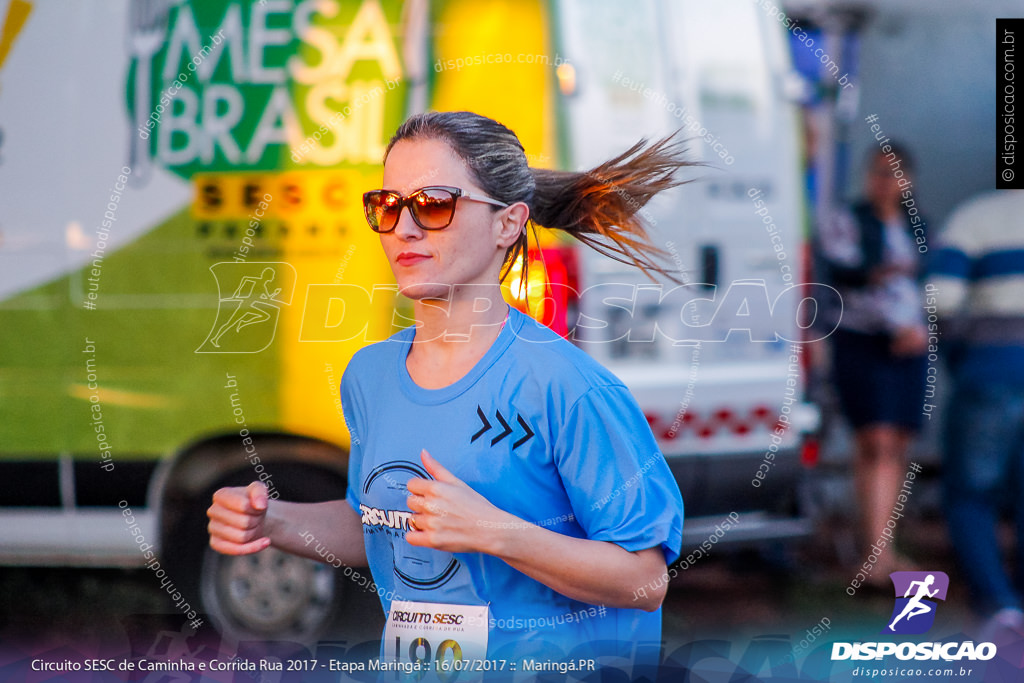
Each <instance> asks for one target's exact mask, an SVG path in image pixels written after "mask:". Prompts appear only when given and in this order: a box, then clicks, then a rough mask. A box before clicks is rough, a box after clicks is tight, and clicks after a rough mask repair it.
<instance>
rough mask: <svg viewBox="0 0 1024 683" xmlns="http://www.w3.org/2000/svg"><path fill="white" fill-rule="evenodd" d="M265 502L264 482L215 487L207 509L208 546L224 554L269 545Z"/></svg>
mask: <svg viewBox="0 0 1024 683" xmlns="http://www.w3.org/2000/svg"><path fill="white" fill-rule="evenodd" d="M268 502H269V498H268V496H267V487H266V486H265V485H264V484H263V482H259V481H254V482H253V483H251V484H249V485H248V486H244V487H243V486H231V487H227V488H222V489H218V490H217V491H216V492H215V493H214V494H213V505H211V506H210V507H209V509H208V510H207V511H206V516H207V517H209V518H210V523H209V525H207V527H206V528H207V529H208V530H209V532H210V547H211V548H213V549H214V550H216V551H217V552H219V553H224V554H225V555H248V554H249V553H255V552H259V551H260V550H263V549H264V548H267V547H269V546H270V539H269V538H268V537H267V536H266V532H265V530H264V526H265V522H266V518H267V504H268Z"/></svg>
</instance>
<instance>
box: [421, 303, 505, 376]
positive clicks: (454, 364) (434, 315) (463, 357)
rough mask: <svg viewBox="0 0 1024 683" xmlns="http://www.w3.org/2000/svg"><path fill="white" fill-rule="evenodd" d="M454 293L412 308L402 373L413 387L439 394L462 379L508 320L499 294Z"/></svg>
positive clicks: (481, 356)
mask: <svg viewBox="0 0 1024 683" xmlns="http://www.w3.org/2000/svg"><path fill="white" fill-rule="evenodd" d="M466 289H468V290H471V291H470V292H468V293H467V292H465V291H464V290H463V291H462V292H460V291H459V290H460V288H458V287H456V288H453V291H452V294H451V296H450V297H449V298H448V299H444V300H439V299H432V300H421V301H417V302H416V303H415V304H414V312H415V317H416V323H417V327H416V336H415V338H414V340H413V345H412V348H411V349H410V351H409V355H408V357H407V358H406V368H407V369H408V371H409V375H410V377H412V379H413V381H414V382H416V384H418V385H420V386H421V387H423V388H425V389H438V388H442V387H445V386H448V385H450V384H453V383H455V382H457V381H458V380H459V379H461V378H462V377H464V376H465V375H466V373H468V372H469V371H470V370H471V369H472V368H473V366H474V365H476V363H477V362H478V361H479V360H480V359H481V358H483V356H484V354H486V353H487V350H488V349H490V348H491V345H492V344H493V343H494V341H495V340H496V339H497V338H498V334H499V333H500V332H501V328H502V326H503V324H504V322H505V320H506V319H507V318H508V315H509V308H508V304H506V303H505V300H504V299H503V298H502V296H501V288H500V287H499V286H498V285H495V286H494V288H493V289H491V288H486V289H485V288H482V287H470V288H466Z"/></svg>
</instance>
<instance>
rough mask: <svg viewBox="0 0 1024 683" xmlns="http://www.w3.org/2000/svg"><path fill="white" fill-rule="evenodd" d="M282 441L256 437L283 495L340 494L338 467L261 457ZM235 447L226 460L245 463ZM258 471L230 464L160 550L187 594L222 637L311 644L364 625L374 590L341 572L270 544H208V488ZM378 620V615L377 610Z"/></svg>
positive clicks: (320, 497)
mask: <svg viewBox="0 0 1024 683" xmlns="http://www.w3.org/2000/svg"><path fill="white" fill-rule="evenodd" d="M282 448H283V449H287V448H288V445H287V442H286V441H284V440H275V441H273V442H264V443H262V444H260V457H261V459H262V461H263V463H264V464H265V467H266V472H267V473H269V474H270V475H271V480H272V482H273V485H274V487H275V489H276V490H277V491H278V492H280V498H281V499H282V500H288V501H294V502H320V501H326V500H337V499H340V498H344V497H345V488H346V482H345V478H344V477H343V476H341V475H340V474H339V473H337V472H332V471H330V470H328V469H325V468H318V467H316V466H313V465H307V464H302V463H294V462H283V461H280V460H279V459H275V458H273V457H267V456H271V450H272V449H274V450H276V449H282ZM238 452H239V456H238V457H237V459H235V458H233V459H232V460H234V461H236V462H242V463H245V462H246V461H245V459H244V457H243V456H242V455H241V453H242V451H241V449H239V451H238ZM257 479H258V478H257V475H256V473H255V472H254V471H253V469H252V467H250V466H244V467H242V468H239V469H236V470H234V471H232V472H230V473H227V474H226V475H225V476H224V477H222V478H221V479H219V480H218V481H217V482H216V483H215V484H214V485H212V486H210V487H209V488H208V489H207V490H206V491H205V492H204V493H203V494H201V495H200V496H198V497H197V498H196V499H195V500H194V501H193V502H192V503H191V504H189V505H188V508H187V510H186V511H185V514H184V515H183V518H182V523H181V524H180V526H178V527H177V528H175V529H174V531H173V534H172V535H171V538H170V539H169V540H170V541H171V542H170V543H169V544H168V545H166V546H165V547H164V548H163V552H162V554H163V555H164V556H165V557H166V558H167V559H168V560H170V562H169V566H170V567H173V571H174V573H175V575H180V576H181V577H182V579H181V581H182V582H183V584H184V585H187V586H188V588H189V589H190V594H191V596H192V597H195V598H197V599H198V600H199V602H200V604H201V605H202V608H203V611H204V612H205V614H206V615H207V616H208V617H209V619H210V621H211V622H212V623H213V625H214V627H215V628H216V629H217V630H218V631H219V632H220V633H221V634H222V635H223V636H224V637H225V638H226V639H228V640H232V641H236V642H237V641H242V640H264V641H287V642H294V643H303V644H311V643H315V642H316V641H317V640H320V639H321V638H324V637H327V636H333V635H334V634H336V633H337V632H338V631H339V630H343V626H345V625H350V624H352V623H353V622H355V623H359V622H362V623H363V625H364V626H365V614H364V613H365V612H367V611H368V610H369V611H370V612H371V614H372V612H373V611H374V610H375V611H376V612H377V613H380V612H381V609H380V603H379V601H378V599H377V596H376V595H375V594H374V595H368V594H366V592H365V591H362V590H360V589H359V587H358V586H357V585H355V584H354V583H353V582H351V581H347V580H345V578H344V577H343V574H342V572H341V571H340V570H337V569H335V568H333V567H331V566H330V565H327V564H324V563H320V562H315V561H313V560H308V559H305V558H300V557H297V556H294V555H289V554H287V553H283V552H281V551H278V550H275V549H273V548H271V549H268V550H264V551H262V552H259V553H255V554H253V555H245V556H228V555H222V554H220V553H218V552H216V551H214V550H213V549H212V548H210V545H209V534H208V531H207V528H206V527H207V523H208V521H209V520H208V519H207V516H206V510H207V508H209V506H210V502H211V500H212V496H213V493H214V491H216V490H217V489H219V488H221V487H224V486H246V485H248V484H249V483H251V482H252V481H256V480H257ZM172 557H173V558H174V559H173V560H172ZM363 571H366V570H363ZM349 612H355V614H349ZM371 620H372V619H371ZM378 620H380V621H381V623H383V617H382V616H379V617H378ZM364 633H365V631H364Z"/></svg>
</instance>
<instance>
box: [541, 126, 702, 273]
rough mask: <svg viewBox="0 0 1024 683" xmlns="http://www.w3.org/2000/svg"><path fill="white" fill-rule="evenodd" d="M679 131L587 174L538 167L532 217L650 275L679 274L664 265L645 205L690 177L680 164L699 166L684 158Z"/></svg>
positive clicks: (639, 144)
mask: <svg viewBox="0 0 1024 683" xmlns="http://www.w3.org/2000/svg"><path fill="white" fill-rule="evenodd" d="M673 138H674V136H671V135H670V136H668V137H666V138H663V139H661V140H659V141H657V142H655V143H654V144H652V145H648V144H647V141H646V140H640V141H639V142H637V143H636V144H635V145H633V146H632V147H630V148H629V149H628V150H626V151H625V152H623V153H622V154H620V155H619V156H617V157H615V158H614V159H611V160H610V161H606V162H604V163H603V164H601V165H600V166H597V167H596V168H593V169H591V170H590V171H587V172H585V173H574V172H570V171H550V170H546V169H539V168H532V169H530V171H531V173H532V174H533V178H534V182H535V184H536V189H535V192H534V197H533V203H532V204H531V216H532V218H533V220H534V221H535V222H537V223H538V224H539V225H542V226H544V227H546V228H550V229H554V230H562V231H564V232H567V233H569V234H570V235H572V236H573V237H575V238H576V239H577V240H579V241H580V242H583V243H584V244H586V245H587V246H588V247H590V248H592V249H594V250H595V251H598V252H600V253H601V254H604V255H605V256H608V257H609V258H613V259H615V260H616V261H619V262H621V263H628V264H631V265H634V266H636V267H637V268H639V269H640V270H642V271H643V272H644V273H645V274H647V275H650V274H651V271H654V272H657V273H661V274H662V275H665V276H666V277H668V278H670V279H672V280H675V279H676V278H675V276H674V275H672V274H671V273H670V272H669V271H667V270H666V269H665V268H664V267H662V266H660V265H658V263H657V261H656V259H660V258H663V257H664V256H666V253H665V252H664V251H663V250H662V249H659V248H658V247H656V246H654V245H653V244H652V243H651V241H650V236H649V235H648V234H647V227H648V226H647V225H645V223H644V221H643V220H642V219H643V218H645V213H646V212H645V211H644V210H643V209H644V207H645V206H646V205H647V202H649V201H650V200H651V198H652V197H654V195H656V194H658V193H659V192H662V191H664V190H667V189H669V188H672V187H676V186H678V185H681V184H683V183H684V182H687V181H685V180H682V179H680V178H679V177H678V176H677V171H679V169H680V168H683V167H686V166H692V165H694V164H693V163H691V162H688V161H686V160H685V159H684V158H683V154H682V149H681V147H680V144H679V143H678V142H674V141H673Z"/></svg>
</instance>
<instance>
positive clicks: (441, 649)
mask: <svg viewBox="0 0 1024 683" xmlns="http://www.w3.org/2000/svg"><path fill="white" fill-rule="evenodd" d="M489 616H490V615H489V610H488V607H487V605H447V604H443V603H434V602H412V601H408V600H392V601H391V612H390V613H389V614H388V624H387V626H386V627H385V629H384V656H385V659H386V660H390V661H392V662H395V663H398V664H402V663H406V662H407V663H409V664H410V665H416V666H418V667H422V669H421V670H430V671H435V670H436V671H443V670H447V669H448V667H449V666H450V665H452V663H453V662H455V661H457V660H467V661H483V660H486V659H487V627H488V622H489V618H488V617H489Z"/></svg>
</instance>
